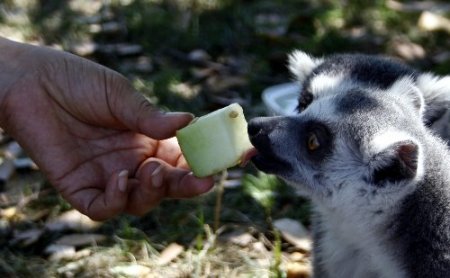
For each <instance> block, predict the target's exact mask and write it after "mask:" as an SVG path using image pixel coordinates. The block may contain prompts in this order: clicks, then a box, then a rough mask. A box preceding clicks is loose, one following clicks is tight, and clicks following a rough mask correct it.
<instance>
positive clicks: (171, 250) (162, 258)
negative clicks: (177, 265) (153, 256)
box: [158, 243, 184, 265]
mask: <svg viewBox="0 0 450 278" xmlns="http://www.w3.org/2000/svg"><path fill="white" fill-rule="evenodd" d="M183 251H184V247H183V246H181V245H179V244H177V243H171V244H170V245H169V246H167V247H166V248H165V249H164V250H163V251H162V252H161V254H160V255H159V259H158V264H159V265H166V264H168V263H169V262H171V261H173V260H174V259H175V258H176V257H178V256H179V255H180V254H181V253H182V252H183Z"/></svg>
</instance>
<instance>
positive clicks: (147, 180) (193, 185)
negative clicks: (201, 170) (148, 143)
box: [126, 158, 214, 215]
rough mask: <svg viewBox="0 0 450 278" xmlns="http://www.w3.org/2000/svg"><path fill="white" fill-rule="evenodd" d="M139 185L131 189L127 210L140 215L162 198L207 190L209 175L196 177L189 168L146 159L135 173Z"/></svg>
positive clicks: (209, 182)
mask: <svg viewBox="0 0 450 278" xmlns="http://www.w3.org/2000/svg"><path fill="white" fill-rule="evenodd" d="M136 177H137V179H138V180H139V186H137V187H135V188H133V190H132V191H131V192H130V196H129V202H128V206H127V209H126V212H128V213H131V214H136V215H142V214H144V213H146V212H148V211H149V210H150V209H152V208H153V207H155V206H156V205H158V204H159V203H160V202H161V201H162V200H163V199H164V198H177V199H178V198H190V197H194V196H197V195H200V194H202V193H205V192H207V191H209V190H210V189H211V188H212V186H213V185H214V181H213V178H212V177H208V178H202V179H200V178H196V177H195V176H193V175H192V173H191V172H190V171H188V170H185V169H181V168H176V167H173V166H171V165H169V164H167V163H165V162H163V161H161V160H158V159H155V158H150V159H148V160H146V161H145V162H144V163H143V164H142V165H141V167H140V168H139V169H138V171H137V173H136Z"/></svg>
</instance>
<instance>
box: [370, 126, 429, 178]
mask: <svg viewBox="0 0 450 278" xmlns="http://www.w3.org/2000/svg"><path fill="white" fill-rule="evenodd" d="M393 135H394V134H385V135H383V136H381V137H380V138H378V140H383V139H384V138H386V137H387V136H389V137H390V136H393ZM394 136H395V135H394ZM392 139H394V138H392V137H391V138H389V139H387V140H384V142H380V143H381V144H382V145H385V146H382V145H379V146H378V147H381V148H382V149H380V150H379V151H378V152H377V153H376V154H375V155H374V157H373V158H372V162H371V163H372V167H371V168H372V169H373V171H372V173H371V182H372V183H373V184H375V185H377V186H384V185H386V184H387V183H398V182H402V181H410V180H413V179H416V178H419V177H420V176H421V175H422V157H421V154H420V146H419V145H418V144H417V143H416V142H414V141H413V140H410V139H401V140H400V141H394V143H389V141H391V142H392ZM394 140H395V139H394ZM386 144H388V145H386Z"/></svg>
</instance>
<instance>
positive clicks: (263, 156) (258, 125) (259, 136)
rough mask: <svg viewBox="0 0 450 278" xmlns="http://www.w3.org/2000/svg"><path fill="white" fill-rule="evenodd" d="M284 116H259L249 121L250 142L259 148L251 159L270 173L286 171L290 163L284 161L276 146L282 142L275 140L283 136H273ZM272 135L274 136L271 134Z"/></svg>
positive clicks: (259, 167) (258, 166) (262, 169)
mask: <svg viewBox="0 0 450 278" xmlns="http://www.w3.org/2000/svg"><path fill="white" fill-rule="evenodd" d="M282 118H283V117H259V118H254V119H252V120H251V121H250V122H249V123H248V135H249V137H250V142H251V143H252V144H253V146H254V147H255V148H256V149H257V151H258V152H257V153H256V154H255V155H254V156H253V157H252V159H251V161H252V162H253V164H254V165H255V166H256V167H257V168H258V169H260V170H261V171H264V172H268V173H279V172H280V171H281V170H283V171H285V170H286V169H287V167H289V164H288V163H286V162H284V161H283V160H282V159H281V158H280V156H279V155H277V153H276V149H275V148H274V146H275V145H277V144H280V143H281V144H282V142H275V141H274V140H278V139H281V138H277V137H276V136H273V132H274V131H276V130H277V129H279V128H282V127H281V126H280V124H279V123H280V120H281V119H282ZM271 135H272V136H271Z"/></svg>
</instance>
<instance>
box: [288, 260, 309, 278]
mask: <svg viewBox="0 0 450 278" xmlns="http://www.w3.org/2000/svg"><path fill="white" fill-rule="evenodd" d="M311 276H312V271H311V266H310V265H307V264H303V263H296V262H295V263H288V264H287V266H286V277H287V278H309V277H311Z"/></svg>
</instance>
